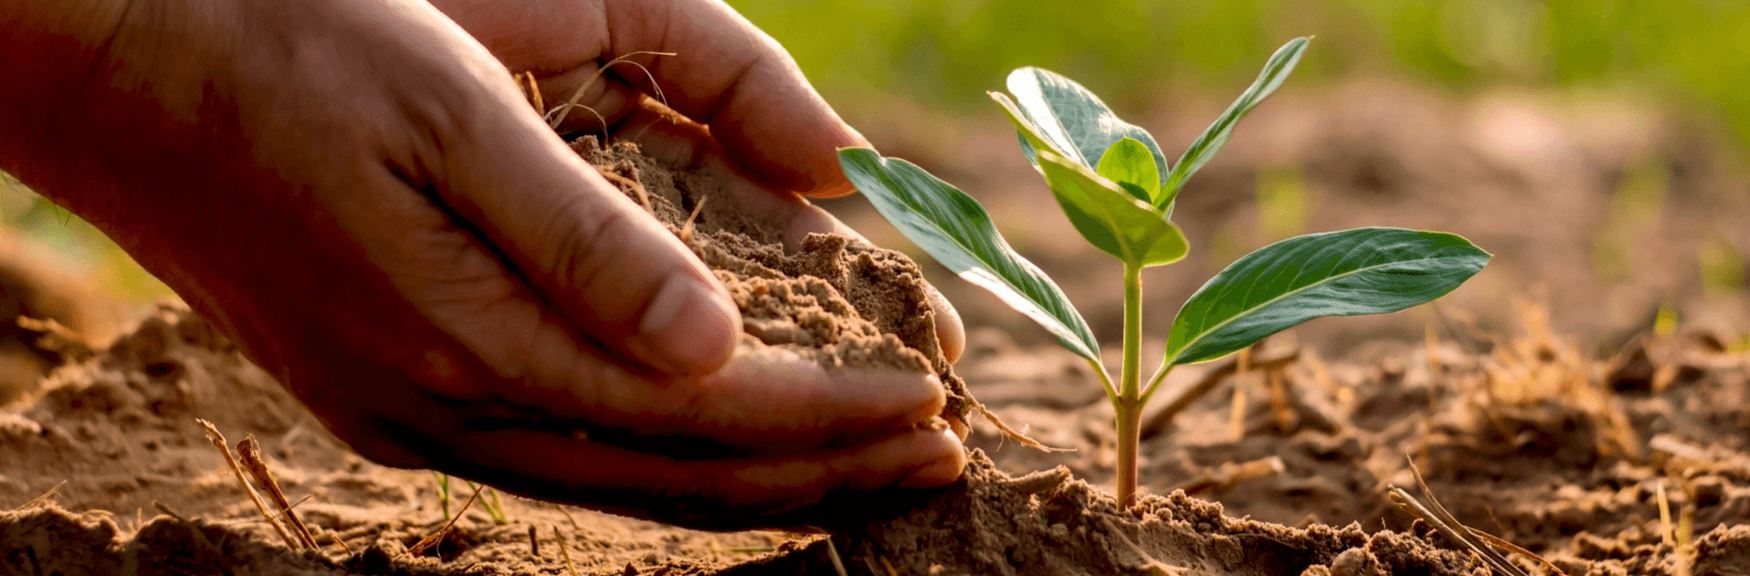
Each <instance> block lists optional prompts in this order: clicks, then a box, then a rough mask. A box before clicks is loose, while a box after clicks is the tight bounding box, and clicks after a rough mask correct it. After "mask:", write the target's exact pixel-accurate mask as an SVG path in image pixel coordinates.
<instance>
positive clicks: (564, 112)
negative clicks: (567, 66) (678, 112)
mask: <svg viewBox="0 0 1750 576" xmlns="http://www.w3.org/2000/svg"><path fill="white" fill-rule="evenodd" d="M646 55H648V56H674V55H675V53H673V52H654V51H650V50H639V51H637V52H628V53H626V54H622V55H620V56H619V57H617V58H614V59H613V60H609V61H607V62H606V63H603V64H602V65H601V67H600V68H597V69H596V71H595V73H594V74H591V75H590V76H589V80H586V81H584V83H583V84H582V85H580V86H578V87H577V90H574V91H572V92H571V97H570V98H567V99H566V100H565V102H564V103H563V104H560V105H558V106H555V107H553V110H551V111H549V112H547V123H548V125H549V126H551V127H552V128H553V129H554V130H558V129H559V125H560V124H563V123H564V122H565V118H566V117H567V116H569V115H570V114H571V111H572V110H575V109H578V108H582V109H584V110H588V111H589V113H591V114H594V115H595V117H596V120H598V121H600V122H601V123H602V128H603V129H604V130H605V129H607V127H608V121H607V119H606V118H603V117H602V115H601V113H600V112H597V111H596V110H595V109H594V108H590V107H588V106H584V105H582V104H579V102H581V101H582V100H583V94H584V92H587V91H589V87H590V86H592V85H594V84H595V83H596V81H597V80H600V79H601V77H602V74H605V73H607V71H608V69H609V68H612V67H614V65H616V64H631V65H632V66H634V67H637V68H638V69H639V70H640V71H642V72H644V76H645V77H646V78H649V79H650V87H651V89H652V90H653V91H654V92H656V98H657V99H658V100H660V101H661V102H662V104H663V105H664V106H667V105H668V97H667V96H664V95H663V94H662V87H661V86H659V85H657V83H656V75H654V74H651V73H650V69H649V68H645V67H644V65H643V64H639V63H637V62H633V61H632V60H631V59H632V57H634V56H646Z"/></svg>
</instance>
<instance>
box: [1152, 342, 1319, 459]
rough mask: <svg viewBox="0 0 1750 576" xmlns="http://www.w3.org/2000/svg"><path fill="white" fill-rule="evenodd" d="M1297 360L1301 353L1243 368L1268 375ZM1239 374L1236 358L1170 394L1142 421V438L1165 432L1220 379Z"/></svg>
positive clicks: (1256, 361) (1257, 361)
mask: <svg viewBox="0 0 1750 576" xmlns="http://www.w3.org/2000/svg"><path fill="white" fill-rule="evenodd" d="M1260 344H1261V343H1260ZM1254 347H1255V346H1254ZM1300 356H1301V352H1300V350H1299V349H1296V350H1293V351H1290V352H1286V353H1283V354H1279V355H1275V356H1269V357H1265V358H1262V359H1258V358H1249V359H1248V360H1249V361H1248V362H1247V366H1246V368H1247V369H1248V370H1257V371H1263V372H1266V373H1268V372H1271V371H1276V370H1281V369H1283V368H1286V367H1288V365H1290V364H1293V363H1294V361H1296V360H1299V359H1300ZM1239 372H1240V359H1239V358H1238V357H1235V358H1232V359H1229V360H1227V361H1226V362H1222V363H1221V364H1218V365H1216V367H1215V369H1213V370H1210V371H1209V372H1206V373H1204V375H1203V377H1202V378H1200V379H1198V380H1197V381H1196V382H1193V383H1191V384H1190V385H1187V386H1185V387H1183V388H1180V389H1178V390H1174V391H1171V392H1170V393H1169V394H1168V401H1167V403H1166V404H1165V405H1163V406H1162V407H1161V408H1160V409H1158V410H1156V411H1155V412H1154V413H1153V414H1152V415H1149V416H1148V417H1147V418H1145V419H1144V420H1143V422H1142V437H1143V438H1144V439H1148V438H1153V437H1155V436H1157V435H1159V434H1161V433H1162V432H1166V431H1167V428H1168V427H1170V426H1172V424H1173V417H1175V416H1178V415H1179V413H1180V412H1184V411H1185V409H1186V408H1190V407H1191V403H1193V402H1196V401H1197V400H1198V399H1199V398H1202V397H1203V396H1204V395H1206V394H1208V393H1209V392H1210V391H1211V390H1214V389H1215V387H1216V385H1218V384H1221V382H1222V380H1223V379H1226V378H1227V377H1228V376H1231V375H1234V374H1238V373H1239Z"/></svg>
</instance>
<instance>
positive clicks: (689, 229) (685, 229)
mask: <svg viewBox="0 0 1750 576" xmlns="http://www.w3.org/2000/svg"><path fill="white" fill-rule="evenodd" d="M710 199H711V197H710V196H700V197H699V203H698V204H694V205H693V213H692V214H691V215H689V216H687V223H686V224H683V225H681V234H680V236H681V242H682V243H689V242H692V241H693V222H694V221H696V220H698V219H699V211H701V210H704V209H705V201H706V200H710Z"/></svg>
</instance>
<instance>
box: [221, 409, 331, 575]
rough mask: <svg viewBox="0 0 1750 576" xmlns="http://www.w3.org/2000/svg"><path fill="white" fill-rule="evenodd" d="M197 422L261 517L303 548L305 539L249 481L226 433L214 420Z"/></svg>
mask: <svg viewBox="0 0 1750 576" xmlns="http://www.w3.org/2000/svg"><path fill="white" fill-rule="evenodd" d="M195 422H199V423H200V425H201V427H202V428H205V429H206V431H207V440H208V441H210V442H212V443H213V447H214V448H218V449H219V454H222V455H224V456H225V463H226V464H229V465H230V466H231V473H232V474H234V475H236V477H237V483H238V484H242V485H243V491H244V492H246V493H248V494H249V499H250V501H253V502H255V508H256V509H257V510H260V511H261V517H262V518H263V519H265V520H267V524H268V525H269V526H273V531H274V532H278V533H279V535H280V539H282V540H285V541H286V546H287V547H289V548H291V549H293V550H303V549H304V544H303V541H302V540H301V539H298V538H294V537H293V536H292V533H291V532H290V531H288V530H286V527H285V526H283V525H281V524H280V521H279V518H278V515H277V514H274V513H273V511H272V510H270V509H268V507H267V501H265V500H262V499H261V494H260V493H258V492H256V491H255V486H253V485H251V484H250V483H249V478H248V477H247V476H246V474H245V473H244V472H243V466H242V465H240V464H238V463H237V457H236V456H235V455H233V454H232V453H231V448H230V445H229V444H227V443H226V442H225V435H224V434H220V433H219V429H218V427H216V426H213V423H212V422H208V421H206V420H203V419H200V418H196V419H195Z"/></svg>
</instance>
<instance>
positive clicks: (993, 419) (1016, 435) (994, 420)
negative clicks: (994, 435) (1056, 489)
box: [966, 394, 1075, 452]
mask: <svg viewBox="0 0 1750 576" xmlns="http://www.w3.org/2000/svg"><path fill="white" fill-rule="evenodd" d="M966 400H967V402H968V403H970V404H972V409H973V410H977V411H978V414H979V415H980V416H984V419H985V421H986V422H990V423H991V425H992V426H996V427H997V430H998V431H1000V432H1002V433H1003V435H1004V436H1007V437H1009V438H1010V439H1011V440H1014V441H1015V442H1018V443H1020V444H1021V445H1022V446H1026V447H1028V448H1032V449H1034V450H1039V451H1042V452H1074V451H1075V449H1074V448H1053V447H1050V446H1046V445H1044V444H1041V443H1039V441H1038V440H1034V439H1033V438H1031V437H1029V436H1027V435H1026V434H1022V433H1021V432H1020V431H1018V430H1015V429H1014V428H1010V427H1009V425H1008V424H1004V423H1003V419H1002V418H998V417H997V415H996V413H995V412H991V411H990V409H989V408H985V407H984V404H983V403H981V402H979V401H978V399H977V398H973V397H972V395H971V394H967V396H966Z"/></svg>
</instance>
